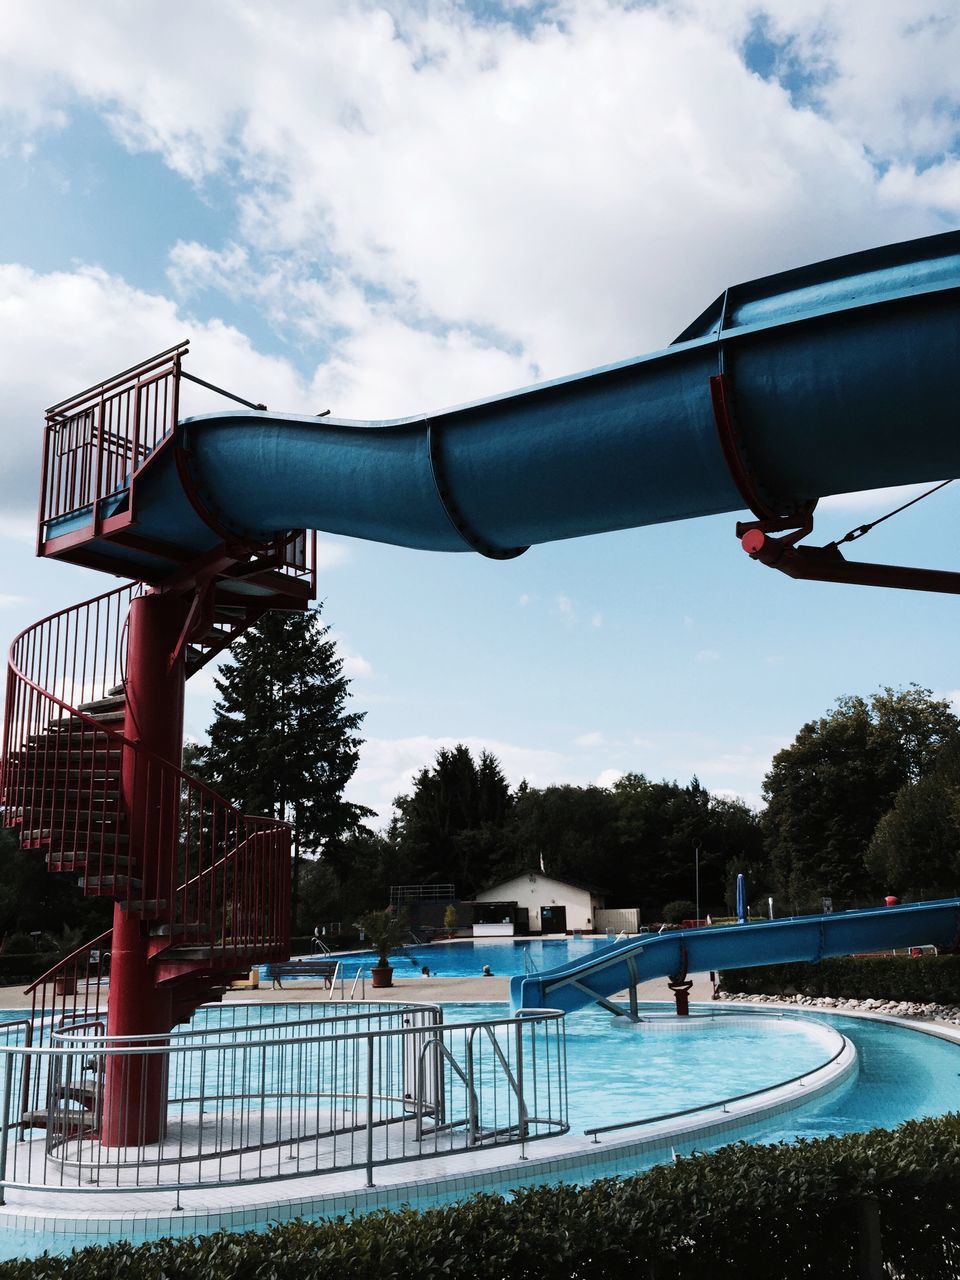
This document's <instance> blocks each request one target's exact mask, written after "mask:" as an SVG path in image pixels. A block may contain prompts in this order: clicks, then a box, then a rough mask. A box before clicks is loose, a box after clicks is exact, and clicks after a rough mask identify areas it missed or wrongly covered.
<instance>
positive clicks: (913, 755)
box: [763, 686, 960, 906]
mask: <svg viewBox="0 0 960 1280" xmlns="http://www.w3.org/2000/svg"><path fill="white" fill-rule="evenodd" d="M958 737H960V721H958V720H957V717H956V716H955V715H954V714H953V712H952V711H951V710H950V707H949V705H948V704H947V703H946V702H944V701H943V700H942V699H938V698H934V696H933V694H932V693H931V692H930V690H929V689H921V688H918V687H917V686H911V687H910V688H908V689H905V690H904V689H901V690H893V689H890V688H885V689H882V690H881V691H880V692H879V693H876V694H874V695H873V696H872V697H871V698H870V700H869V701H867V700H866V699H864V698H861V697H845V698H839V699H838V700H837V704H836V708H835V710H833V711H832V712H831V713H830V714H829V715H827V716H824V717H822V718H821V719H819V720H814V721H810V722H809V723H808V724H805V725H804V726H803V727H802V728H801V729H800V732H799V733H798V734H797V736H796V738H795V739H794V741H793V742H792V743H791V745H790V746H789V747H785V748H784V749H783V750H782V751H780V752H778V753H777V755H776V756H774V758H773V764H772V767H771V769H770V772H769V773H768V774H767V776H766V778H765V779H764V782H763V793H764V797H765V799H766V801H767V809H766V812H765V814H764V817H763V826H764V831H765V835H766V839H767V845H768V849H769V853H770V857H771V862H772V865H773V870H774V874H775V877H776V880H777V883H778V888H779V890H780V891H781V892H785V893H786V894H787V895H788V898H789V900H790V902H791V904H792V905H795V906H813V905H816V904H818V903H819V900H820V898H821V897H824V896H826V897H832V898H835V899H837V900H838V901H840V902H844V903H848V904H849V903H856V902H863V901H875V900H876V899H877V897H878V896H879V895H880V894H881V893H882V892H883V890H884V886H883V884H880V883H877V881H876V880H875V879H874V877H873V876H872V875H871V874H870V871H869V870H868V867H867V863H866V852H867V848H868V846H869V844H870V841H871V838H872V836H873V834H874V830H875V829H876V827H877V824H878V822H879V821H880V819H881V818H882V817H883V815H884V814H885V813H886V812H887V810H888V809H890V808H891V807H892V806H893V803H894V800H895V797H896V795H897V792H898V791H899V790H900V788H901V787H904V786H906V785H908V784H910V783H914V782H917V781H918V780H919V779H920V778H922V777H924V776H926V775H927V774H928V773H929V772H930V771H931V770H932V768H933V767H934V764H935V762H936V760H937V758H938V756H939V754H940V752H941V751H942V750H943V748H944V746H945V745H946V744H947V743H950V742H953V741H956V740H957V739H958Z"/></svg>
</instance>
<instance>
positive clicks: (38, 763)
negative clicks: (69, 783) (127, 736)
mask: <svg viewBox="0 0 960 1280" xmlns="http://www.w3.org/2000/svg"><path fill="white" fill-rule="evenodd" d="M122 751H123V748H122V746H119V745H118V746H116V747H90V748H86V749H84V748H83V747H54V746H52V745H50V746H47V747H46V748H45V749H43V750H40V749H34V750H33V751H30V750H23V751H21V754H20V759H19V764H20V767H21V768H23V769H35V770H38V771H40V770H43V769H44V768H45V767H48V766H49V765H50V764H51V762H52V763H53V764H54V766H55V767H56V766H61V765H63V766H67V767H69V765H71V764H74V763H75V765H78V764H79V763H80V762H81V761H87V762H88V764H87V767H88V768H90V767H91V766H94V765H96V764H103V763H104V762H105V761H107V760H119V759H120V756H121V753H122Z"/></svg>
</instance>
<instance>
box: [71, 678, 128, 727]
mask: <svg viewBox="0 0 960 1280" xmlns="http://www.w3.org/2000/svg"><path fill="white" fill-rule="evenodd" d="M114 689H119V693H114V691H113V689H111V690H110V691H109V693H108V694H107V696H106V697H105V698H94V700H93V701H92V702H82V703H81V704H80V706H79V707H78V708H77V710H78V711H82V712H83V714H84V715H85V716H92V717H93V718H94V719H95V720H99V719H100V717H101V716H113V715H115V714H116V713H117V711H124V710H125V709H126V705H127V699H126V695H125V694H124V692H123V685H115V686H114Z"/></svg>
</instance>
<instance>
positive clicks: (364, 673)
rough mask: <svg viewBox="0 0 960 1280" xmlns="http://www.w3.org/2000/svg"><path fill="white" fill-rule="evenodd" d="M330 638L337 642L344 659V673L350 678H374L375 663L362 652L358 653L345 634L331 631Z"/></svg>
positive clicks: (338, 650)
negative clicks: (369, 660) (368, 659)
mask: <svg viewBox="0 0 960 1280" xmlns="http://www.w3.org/2000/svg"><path fill="white" fill-rule="evenodd" d="M328 639H330V640H333V641H334V642H335V644H336V646H337V653H338V655H339V656H340V657H341V658H342V659H343V674H344V675H345V676H346V677H347V678H348V679H349V680H372V679H373V674H374V672H373V664H372V663H371V662H368V661H367V659H366V658H364V657H363V655H362V654H359V653H357V652H356V650H354V649H353V647H352V646H351V645H350V643H349V641H348V640H346V639H345V637H344V636H342V635H341V634H339V633H338V632H336V631H331V632H330V635H329V637H328Z"/></svg>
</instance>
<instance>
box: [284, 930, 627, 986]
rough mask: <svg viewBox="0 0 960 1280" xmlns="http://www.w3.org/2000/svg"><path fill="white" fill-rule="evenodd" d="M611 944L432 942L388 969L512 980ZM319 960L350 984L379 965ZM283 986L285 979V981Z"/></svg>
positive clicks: (350, 958)
mask: <svg viewBox="0 0 960 1280" xmlns="http://www.w3.org/2000/svg"><path fill="white" fill-rule="evenodd" d="M612 941H613V939H612V938H606V937H604V938H597V937H580V938H575V937H571V938H523V939H521V938H503V939H502V940H499V941H491V940H490V939H485V940H484V941H483V942H475V941H470V940H467V941H464V942H430V943H426V944H424V945H417V944H414V945H413V946H409V947H403V948H402V949H401V950H400V951H398V952H396V953H395V954H394V955H391V957H390V963H391V964H392V965H393V967H394V970H395V976H396V977H400V978H403V977H413V976H418V977H419V976H420V972H421V970H422V969H423V968H424V967H426V968H428V969H429V970H430V975H431V977H435V978H479V977H480V976H481V974H482V973H483V967H484V965H489V967H490V971H491V973H492V975H493V976H494V977H497V978H512V977H514V976H515V975H516V974H519V973H529V972H531V971H532V970H538V971H540V970H544V969H552V968H554V967H555V966H556V965H560V964H566V963H567V962H568V961H569V960H579V959H581V958H583V957H584V956H592V955H596V953H597V952H598V951H599V950H601V949H602V948H603V947H609V946H610V944H611V943H612ZM323 958H324V959H330V960H336V961H338V962H339V963H340V967H341V972H342V974H343V976H344V977H346V978H348V979H349V978H353V977H354V976H355V975H356V973H357V971H358V970H359V969H366V970H369V969H370V967H371V965H374V964H376V962H377V955H376V952H374V951H350V952H345V953H343V954H340V953H337V952H334V953H333V954H332V955H330V956H329V957H328V956H324V957H323ZM265 972H266V974H267V976H269V966H265ZM290 980H291V981H296V979H290ZM286 981H288V979H287V978H286V977H284V982H286ZM313 981H315V979H314V980H313Z"/></svg>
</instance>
